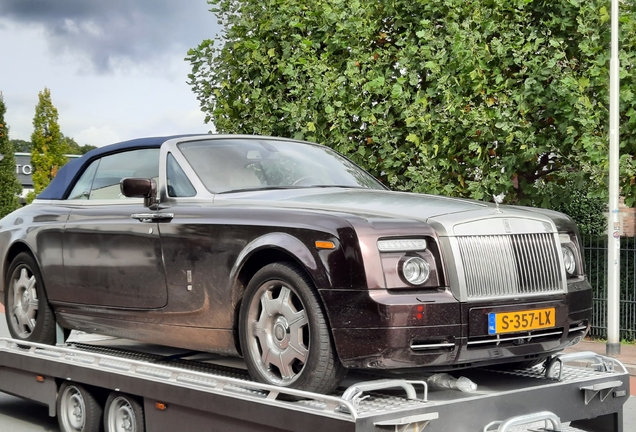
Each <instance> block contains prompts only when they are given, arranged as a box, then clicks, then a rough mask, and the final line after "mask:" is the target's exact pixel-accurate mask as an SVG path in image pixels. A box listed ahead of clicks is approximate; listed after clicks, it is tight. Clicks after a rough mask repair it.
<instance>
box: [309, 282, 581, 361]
mask: <svg viewBox="0 0 636 432" xmlns="http://www.w3.org/2000/svg"><path fill="white" fill-rule="evenodd" d="M570 288H571V289H570V290H569V292H568V294H565V295H559V296H550V297H545V298H535V299H521V300H518V301H512V300H510V299H508V300H496V301H494V300H493V301H489V302H468V303H460V302H458V301H457V300H456V299H455V298H454V297H453V296H452V295H451V294H450V293H449V292H433V293H419V294H394V293H391V292H388V291H385V290H370V291H348V290H322V291H321V292H320V294H321V296H322V298H323V301H324V304H325V307H326V310H327V315H328V317H329V321H330V324H331V328H332V334H333V338H334V342H335V345H336V350H337V352H338V356H339V357H340V360H341V362H342V363H343V365H344V366H345V367H348V368H374V369H395V368H409V367H426V368H427V369H430V370H449V369H456V368H462V367H473V366H482V365H488V364H497V363H511V362H522V361H529V360H534V359H537V358H542V357H546V356H548V355H550V354H552V353H555V352H558V351H560V350H562V349H564V348H566V347H568V346H570V345H573V344H575V343H577V342H578V341H580V340H581V339H582V338H583V336H585V334H586V333H587V330H588V329H589V323H590V320H591V315H592V296H591V287H590V285H589V283H587V282H586V281H579V282H576V283H574V284H571V286H570ZM545 307H554V308H555V309H556V314H557V316H556V326H555V327H554V328H550V329H543V330H538V331H533V332H520V333H508V334H504V335H499V336H497V335H489V334H488V313H490V312H508V311H519V310H532V309H540V308H545Z"/></svg>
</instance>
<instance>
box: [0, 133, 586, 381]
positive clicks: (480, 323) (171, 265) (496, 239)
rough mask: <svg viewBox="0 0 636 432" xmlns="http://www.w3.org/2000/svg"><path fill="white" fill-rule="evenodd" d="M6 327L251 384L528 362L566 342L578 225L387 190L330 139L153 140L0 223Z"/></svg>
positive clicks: (111, 155)
mask: <svg viewBox="0 0 636 432" xmlns="http://www.w3.org/2000/svg"><path fill="white" fill-rule="evenodd" d="M0 273H1V274H2V279H1V280H2V282H3V285H4V286H3V287H2V289H3V290H4V301H5V305H6V317H7V321H8V324H9V329H10V331H11V334H12V336H13V337H15V338H17V339H23V340H30V341H37V342H43V343H53V342H54V341H55V334H56V325H55V324H56V323H57V324H59V325H60V326H61V327H62V328H63V329H66V330H70V329H78V330H83V331H86V332H91V333H101V334H105V335H112V336H120V337H125V338H130V339H136V340H139V341H145V342H150V343H157V344H164V345H170V346H175V347H181V348H186V349H191V350H201V351H209V352H215V353H220V354H226V355H242V356H243V357H244V358H245V361H246V364H247V367H248V369H249V372H250V373H251V375H252V376H253V377H254V378H255V379H256V380H258V381H261V382H265V383H271V384H276V385H282V386H290V387H295V388H300V389H305V390H311V391H318V392H327V391H329V390H331V389H333V388H334V387H335V386H336V385H337V384H338V382H339V380H340V379H341V378H342V377H343V376H344V374H345V371H346V370H347V369H349V368H378V369H394V368H413V367H425V368H427V369H428V370H447V369H451V368H457V367H470V366H480V365H487V364H499V363H517V364H531V363H537V362H539V361H541V360H542V359H544V358H546V357H547V356H549V355H550V354H552V353H555V352H558V351H559V350H562V349H563V348H565V347H567V346H569V345H572V344H574V343H576V342H578V341H579V340H580V339H581V338H582V337H583V336H584V335H585V333H586V331H587V329H588V326H589V319H590V316H591V304H592V299H591V289H590V285H589V283H588V282H587V281H586V279H585V276H584V274H583V268H582V265H581V253H580V241H579V238H578V231H577V228H576V226H575V225H574V224H573V223H572V221H571V220H570V219H569V218H568V217H567V216H565V215H563V214H560V213H556V212H553V211H548V210H541V209H531V208H523V207H513V206H499V205H496V204H490V203H484V202H478V201H470V200H463V199H452V198H445V197H438V196H429V195H419V194H411V193H399V192H391V191H389V190H387V189H386V188H385V187H384V186H383V185H382V184H380V183H379V182H377V181H376V180H375V179H374V178H373V177H372V176H371V175H369V174H368V173H366V172H365V171H363V170H362V169H360V168H359V167H357V166H356V165H355V164H353V163H351V162H350V161H348V160H347V159H345V158H344V157H342V156H341V155H339V154H338V153H336V152H334V151H332V150H331V149H329V148H327V147H325V146H322V145H317V144H312V143H307V142H299V141H293V140H288V139H281V138H272V137H258V136H228V135H203V136H181V137H165V138H146V139H140V140H134V141H128V142H124V143H119V144H115V145H112V146H108V147H103V148H99V149H96V150H93V151H91V152H90V153H87V154H86V155H85V156H84V157H82V158H80V159H76V160H73V161H71V162H69V163H68V164H67V165H66V166H65V167H64V168H63V169H62V170H60V172H59V173H58V176H57V177H56V178H55V180H54V181H53V182H52V183H51V184H50V186H49V187H48V188H47V189H46V190H45V191H44V192H43V193H42V194H40V195H39V196H38V199H37V200H36V201H34V202H33V204H31V205H29V206H26V207H24V208H22V209H20V210H18V211H15V212H14V213H11V214H10V215H9V216H7V217H5V218H4V219H2V220H1V221H0Z"/></svg>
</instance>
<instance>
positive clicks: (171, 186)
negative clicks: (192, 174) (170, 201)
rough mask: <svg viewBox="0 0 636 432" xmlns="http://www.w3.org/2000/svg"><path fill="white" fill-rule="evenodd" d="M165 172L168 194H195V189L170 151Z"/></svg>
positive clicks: (188, 195)
mask: <svg viewBox="0 0 636 432" xmlns="http://www.w3.org/2000/svg"><path fill="white" fill-rule="evenodd" d="M167 172H168V173H167V175H168V196H171V197H192V196H195V195H196V194H197V191H196V189H194V186H192V183H190V180H189V179H188V176H187V175H186V173H185V172H183V169H182V168H181V166H180V165H179V162H177V160H176V159H175V158H174V156H173V155H172V153H168V160H167Z"/></svg>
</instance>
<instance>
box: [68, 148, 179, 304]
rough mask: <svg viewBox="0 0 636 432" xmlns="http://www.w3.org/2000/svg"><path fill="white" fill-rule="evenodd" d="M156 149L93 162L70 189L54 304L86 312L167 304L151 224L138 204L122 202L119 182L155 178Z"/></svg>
mask: <svg viewBox="0 0 636 432" xmlns="http://www.w3.org/2000/svg"><path fill="white" fill-rule="evenodd" d="M158 171H159V149H158V148H152V149H136V150H130V151H124V152H121V153H116V154H111V155H107V156H103V157H102V158H100V159H98V160H95V161H94V162H93V163H92V164H91V165H90V166H89V167H88V168H87V169H86V170H85V172H84V173H83V175H82V176H81V177H80V179H79V180H78V181H77V183H76V185H75V187H74V188H73V189H72V191H71V193H70V195H69V198H68V200H67V201H68V202H69V203H70V205H71V211H70V215H69V218H68V221H67V223H66V225H65V227H64V245H63V248H64V251H63V256H64V274H65V280H66V289H65V290H64V291H63V292H62V293H60V294H59V295H58V298H57V299H56V300H58V301H64V302H70V303H79V304H86V305H92V306H97V307H99V306H105V307H115V308H132V309H156V308H161V307H163V306H165V305H166V303H167V300H168V295H167V288H166V277H165V271H164V267H163V261H162V253H161V240H160V238H159V230H158V229H157V223H156V222H152V221H150V220H149V219H147V218H144V215H146V216H147V215H148V213H149V209H148V208H146V207H144V205H143V201H142V199H137V198H127V197H124V196H123V195H122V194H121V192H120V189H119V182H120V180H121V179H122V178H125V177H144V178H153V177H154V178H157V177H158Z"/></svg>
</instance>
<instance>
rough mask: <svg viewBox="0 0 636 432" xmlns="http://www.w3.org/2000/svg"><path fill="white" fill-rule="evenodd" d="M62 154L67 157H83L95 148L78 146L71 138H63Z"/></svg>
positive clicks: (86, 145)
mask: <svg viewBox="0 0 636 432" xmlns="http://www.w3.org/2000/svg"><path fill="white" fill-rule="evenodd" d="M62 141H63V142H64V153H65V154H69V155H83V154H86V153H88V152H89V151H91V150H93V149H96V148H97V147H96V146H93V145H90V144H84V145H79V144H78V143H77V142H76V141H75V140H74V139H73V138H71V137H67V136H63V138H62Z"/></svg>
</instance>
